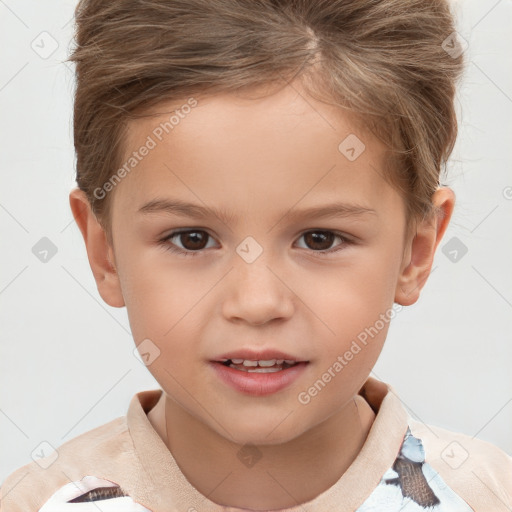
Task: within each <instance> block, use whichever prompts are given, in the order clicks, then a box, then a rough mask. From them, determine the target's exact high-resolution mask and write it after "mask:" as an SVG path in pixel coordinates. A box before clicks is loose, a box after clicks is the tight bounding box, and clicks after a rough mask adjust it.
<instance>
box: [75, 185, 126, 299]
mask: <svg viewBox="0 0 512 512" xmlns="http://www.w3.org/2000/svg"><path fill="white" fill-rule="evenodd" d="M69 204H70V206H71V211H72V212H73V217H74V218H75V221H76V223H77V225H78V227H79V228H80V231H81V232H82V236H83V237H84V242H85V248H86V249H87V257H88V258H89V264H90V265H91V270H92V273H93V275H94V279H95V280H96V286H97V287H98V292H99V293H100V295H101V297H102V299H103V300H104V301H105V302H106V303H107V304H108V305H110V306H112V307H115V308H120V307H123V306H124V305H125V304H124V299H123V295H122V293H121V283H120V281H119V275H118V274H117V271H116V267H115V259H114V250H113V247H112V246H111V245H110V244H109V242H108V240H107V235H106V233H105V230H104V229H103V227H102V226H101V224H100V223H99V221H98V220H97V219H96V215H95V214H94V212H93V211H92V209H91V205H90V203H89V200H88V199H87V196H86V195H85V193H84V192H83V190H80V189H79V188H74V189H73V190H72V191H71V192H70V194H69Z"/></svg>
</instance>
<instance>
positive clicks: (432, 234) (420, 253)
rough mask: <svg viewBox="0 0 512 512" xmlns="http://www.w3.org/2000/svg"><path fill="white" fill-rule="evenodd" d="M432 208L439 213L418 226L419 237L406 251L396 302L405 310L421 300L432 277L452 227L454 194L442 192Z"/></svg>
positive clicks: (441, 188) (396, 292)
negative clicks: (429, 278)
mask: <svg viewBox="0 0 512 512" xmlns="http://www.w3.org/2000/svg"><path fill="white" fill-rule="evenodd" d="M432 204H433V206H434V208H435V210H434V212H435V213H434V214H433V215H432V216H431V217H430V218H428V219H425V220H422V221H419V222H418V223H417V226H416V232H415V235H414V236H413V237H411V238H412V240H408V242H407V245H406V248H405V251H404V258H403V261H402V267H401V269H400V274H399V276H398V281H397V286H396V290H395V302H397V303H398V304H401V305H402V306H410V305H411V304H414V303H415V302H416V301H417V300H418V298H419V296H420V292H421V289H422V288H423V286H424V285H425V283H426V281H427V279H428V276H429V275H430V271H431V268H432V263H433V261H434V255H435V252H436V249H437V246H438V245H439V242H440V241H441V239H442V237H443V235H444V233H445V231H446V229H447V227H448V224H449V222H450V218H451V215H452V212H453V208H454V205H455V194H454V192H453V190H451V189H450V188H448V187H440V188H438V189H437V190H436V191H435V193H434V195H433V196H432Z"/></svg>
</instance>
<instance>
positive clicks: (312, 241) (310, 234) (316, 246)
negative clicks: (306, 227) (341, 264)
mask: <svg viewBox="0 0 512 512" xmlns="http://www.w3.org/2000/svg"><path fill="white" fill-rule="evenodd" d="M300 239H304V243H305V247H304V248H305V249H311V250H313V251H314V252H316V253H318V255H320V256H323V255H329V254H331V253H334V252H336V251H339V250H341V249H343V248H345V247H346V246H348V245H350V244H351V243H353V242H352V241H351V240H350V239H349V238H346V237H345V236H343V235H341V234H338V233H335V232H333V231H328V230H321V229H317V230H312V231H307V232H306V233H304V234H303V235H302V236H301V237H300ZM336 239H338V240H340V243H338V244H336V245H334V248H332V246H333V243H334V242H335V240H336Z"/></svg>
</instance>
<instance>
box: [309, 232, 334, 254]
mask: <svg viewBox="0 0 512 512" xmlns="http://www.w3.org/2000/svg"><path fill="white" fill-rule="evenodd" d="M335 238H336V235H335V234H334V233H332V232H330V231H309V232H308V233H306V234H305V235H304V240H305V242H306V245H307V246H308V247H309V248H310V249H315V250H318V251H325V250H327V249H329V248H330V247H331V245H332V243H333V240H334V239H335Z"/></svg>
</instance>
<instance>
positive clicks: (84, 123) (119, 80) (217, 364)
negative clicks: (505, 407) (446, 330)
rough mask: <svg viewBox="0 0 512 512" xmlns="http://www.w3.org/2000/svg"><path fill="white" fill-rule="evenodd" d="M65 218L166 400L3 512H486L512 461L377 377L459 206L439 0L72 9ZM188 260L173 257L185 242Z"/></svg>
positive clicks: (38, 476)
mask: <svg viewBox="0 0 512 512" xmlns="http://www.w3.org/2000/svg"><path fill="white" fill-rule="evenodd" d="M76 20H77V36H76V40H77V47H76V49H75V50H74V53H73V55H72V57H71V60H73V61H74V62H75V63H76V66H77V68H76V73H77V89H76V97H75V117H74V136H75V148H76V153H77V183H78V188H77V189H74V190H73V191H71V194H70V205H71V209H72V211H73V215H74V217H75V220H76V222H77V224H78V226H79V228H80V230H81V233H82V235H83V237H84V240H85V245H86V249H87V254H88V257H89V262H90V265H91V269H92V272H93V274H94V277H95V280H96V283H97V286H98V290H99V293H100V294H101V296H102V298H103V299H104V300H105V302H106V303H107V304H109V305H110V306H113V307H123V306H126V308H127V312H128V316H129V320H130V326H131V329H132V332H133V337H134V341H135V344H136V346H137V349H138V352H139V353H140V356H141V359H142V361H143V362H144V364H146V365H147V368H148V370H149V371H150V372H151V373H152V375H153V376H154V377H155V379H156V380H157V381H158V382H159V384H160V386H161V388H162V389H155V390H151V391H142V392H139V393H137V394H136V395H135V396H134V397H133V398H132V401H131V403H130V404H129V408H128V411H127V415H126V416H123V417H119V418H116V419H114V420H112V421H111V422H109V423H107V424H105V425H102V426H99V427H97V428H95V429H93V430H91V431H89V432H86V433H84V434H82V435H79V436H77V437H75V438H74V439H71V440H70V441H68V442H66V443H64V444H63V445H62V446H60V447H59V448H58V450H57V453H56V454H52V455H50V456H48V457H45V458H43V459H41V460H39V461H37V462H33V463H31V464H28V465H26V466H24V467H22V468H19V469H18V470H17V471H15V472H14V473H13V474H11V475H10V476H9V477H8V478H7V479H6V480H5V481H4V483H3V485H2V489H1V490H2V511H4V512H14V511H24V512H29V511H40V512H55V511H57V510H58V511H70V512H71V511H76V512H78V511H93V510H94V511H96V510H103V511H113V510H116V511H124V512H127V511H130V512H131V511H152V512H170V511H180V512H194V511H199V512H202V511H205V512H206V511H208V512H210V511H218V512H220V511H222V510H226V511H227V510H229V511H240V512H241V511H244V510H245V511H247V510H249V511H251V510H281V511H288V512H290V511H297V512H298V511H306V510H307V511H319V512H324V511H355V510H357V511H359V512H367V511H377V510H378V511H399V510H408V511H416V510H417V511H420V510H434V511H471V510H476V511H491V510H492V511H499V510H511V507H512V458H511V457H509V456H508V455H507V454H505V453H504V452H503V451H501V450H500V449H498V448H497V447H495V446H493V445H491V444H489V443H487V442H484V441H481V440H478V439H473V438H470V437H469V436H466V435H463V434H457V433H454V432H450V431H447V430H444V429H441V428H437V427H434V426H429V425H425V424H423V423H421V422H419V421H417V420H414V419H412V418H411V417H410V416H409V415H408V414H407V413H406V411H405V409H404V407H403V406H402V404H401V402H400V400H399V399H398V397H397V396H396V394H395V392H394V390H393V388H392V387H391V386H389V385H388V384H385V383H383V382H380V381H378V380H377V379H375V378H373V377H369V374H370V372H371V370H372V368H373V366H374V364H375V362H376V361H377V359H378V356H379V354H380V352H381V350H382V347H383V344H384V341H385V338H386V335H387V331H388V327H389V322H390V321H391V319H392V318H394V316H396V314H397V312H398V311H400V309H401V308H402V307H403V306H408V305H411V304H413V303H415V302H416V301H417V300H418V297H419V294H420V291H421V289H422V287H423V286H424V284H425V281H426V279H427V277H428V275H429V272H430V270H431V266H432V261H433V257H434V253H435V250H436V248H437V246H438V245H439V242H440V240H441V238H442V236H443V234H444V232H445V230H446V228H447V225H448V222H449V220H450V216H451V214H452V210H453V207H454V194H453V192H452V191H451V190H450V189H449V188H447V187H444V186H440V183H439V175H440V170H441V166H442V165H443V164H445V162H446V160H447V159H448V157H449V155H450V153H451V150H452V148H453V144H454V142H455V138H456V132H457V125H456V116H455V113H454V108H453V99H454V93H455V86H456V83H457V80H458V79H459V77H460V74H461V72H462V66H463V57H462V52H460V51H458V46H457V45H458V44H459V43H458V41H457V38H456V36H455V34H454V26H453V20H452V17H451V14H450V11H449V8H448V6H447V4H446V2H445V1H442V0H428V1H427V0H373V1H367V2H362V1H360V0H145V1H141V0H111V1H108V2H106V1H104V0H82V1H81V2H80V3H79V5H78V7H77V11H76ZM189 237H190V238H189Z"/></svg>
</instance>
